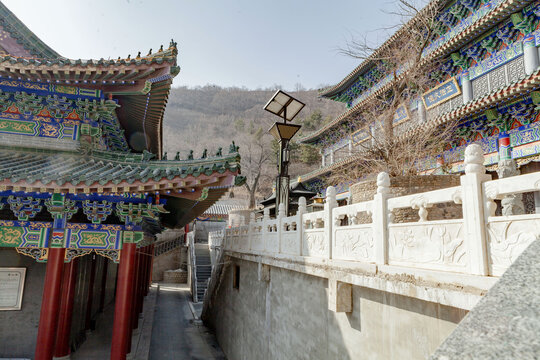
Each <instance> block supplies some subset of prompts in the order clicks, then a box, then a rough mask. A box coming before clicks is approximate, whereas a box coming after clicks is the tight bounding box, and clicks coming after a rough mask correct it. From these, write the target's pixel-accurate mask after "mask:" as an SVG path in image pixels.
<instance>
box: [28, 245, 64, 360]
mask: <svg viewBox="0 0 540 360" xmlns="http://www.w3.org/2000/svg"><path fill="white" fill-rule="evenodd" d="M65 253H66V249H62V248H61V249H58V248H50V249H49V255H48V259H47V270H46V273H45V282H44V284H45V286H44V289H43V299H42V301H41V315H40V318H39V327H38V335H37V344H36V353H35V360H50V359H52V357H53V355H54V343H55V338H56V328H57V326H58V315H59V311H60V299H61V297H60V294H61V290H62V272H63V270H64V255H65Z"/></svg>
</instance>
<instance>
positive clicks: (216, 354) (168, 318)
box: [71, 283, 226, 360]
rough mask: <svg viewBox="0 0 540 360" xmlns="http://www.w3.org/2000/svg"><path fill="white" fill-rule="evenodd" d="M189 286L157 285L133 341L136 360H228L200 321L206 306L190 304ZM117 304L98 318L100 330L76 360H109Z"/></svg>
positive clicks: (76, 356) (133, 353)
mask: <svg viewBox="0 0 540 360" xmlns="http://www.w3.org/2000/svg"><path fill="white" fill-rule="evenodd" d="M190 299H191V295H190V292H189V287H187V285H186V284H166V283H160V284H159V286H158V284H153V285H152V287H151V288H150V292H149V293H148V296H147V297H146V298H145V299H144V308H143V316H142V318H141V319H140V320H139V328H138V329H137V330H135V331H134V333H133V338H132V344H133V345H132V354H130V355H128V359H134V360H146V359H152V360H162V359H163V360H168V359H174V360H182V359H190V360H202V359H204V360H206V359H209V360H213V359H216V360H222V359H226V358H225V356H224V355H223V353H222V352H221V349H220V348H219V345H218V344H217V341H216V340H215V337H214V336H213V335H212V334H211V333H210V332H209V331H208V329H207V328H206V327H205V326H204V325H203V324H202V322H201V321H200V320H199V317H200V311H201V310H202V303H200V304H192V303H190ZM113 316H114V304H113V305H112V306H109V307H108V308H107V309H106V310H105V311H104V313H103V314H102V315H101V316H100V317H99V318H98V320H97V326H96V331H94V332H92V333H91V334H90V335H89V336H88V338H87V339H86V341H85V342H84V343H83V344H82V346H81V347H80V348H79V349H77V351H76V352H74V353H72V354H71V359H73V360H104V359H109V356H110V352H111V334H112V323H113V322H112V319H113Z"/></svg>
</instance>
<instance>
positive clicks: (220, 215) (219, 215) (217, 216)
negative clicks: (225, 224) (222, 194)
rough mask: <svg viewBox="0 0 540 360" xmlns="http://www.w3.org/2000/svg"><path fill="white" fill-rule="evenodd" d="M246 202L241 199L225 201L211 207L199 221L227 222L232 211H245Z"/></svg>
mask: <svg viewBox="0 0 540 360" xmlns="http://www.w3.org/2000/svg"><path fill="white" fill-rule="evenodd" d="M245 208H246V201H244V200H241V199H223V200H219V201H218V202H216V203H215V204H214V205H212V206H210V207H209V208H208V209H207V210H206V211H205V212H204V213H203V214H202V215H200V216H199V217H197V220H200V221H208V220H218V221H219V220H226V219H227V218H228V217H229V212H230V211H232V210H238V209H245Z"/></svg>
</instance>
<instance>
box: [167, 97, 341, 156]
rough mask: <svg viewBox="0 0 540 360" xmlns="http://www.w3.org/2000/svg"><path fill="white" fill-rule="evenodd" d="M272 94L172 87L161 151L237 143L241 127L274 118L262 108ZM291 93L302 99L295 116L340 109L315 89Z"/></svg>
mask: <svg viewBox="0 0 540 360" xmlns="http://www.w3.org/2000/svg"><path fill="white" fill-rule="evenodd" d="M273 94H274V90H246V89H240V88H221V87H218V86H205V87H200V88H193V89H190V88H186V87H179V88H173V89H172V90H171V94H170V96H169V103H168V104H167V110H166V112H165V121H164V126H163V137H164V151H167V152H168V156H169V157H170V156H174V154H175V153H176V152H177V151H180V155H181V157H182V158H184V157H185V156H186V155H187V153H188V152H189V150H191V149H193V150H194V151H195V155H196V156H198V155H200V154H201V153H202V151H203V149H205V148H208V150H209V153H210V154H211V153H214V152H215V151H216V150H217V148H218V147H220V146H222V147H223V148H224V149H227V148H228V146H229V144H230V143H231V141H232V140H235V141H236V142H237V143H238V142H239V141H238V140H239V138H240V137H242V136H243V135H242V134H243V132H244V130H248V129H243V127H253V128H259V127H261V128H262V129H264V131H266V130H267V129H269V128H270V126H271V125H272V124H273V123H274V122H275V121H276V120H278V118H277V117H276V116H274V115H272V114H270V113H268V112H266V111H264V110H263V106H264V105H265V104H266V102H267V101H268V100H269V99H270V98H271V97H272V95H273ZM291 95H292V96H294V97H296V98H298V99H299V100H301V101H303V102H305V103H306V107H305V108H304V109H303V110H302V112H301V113H300V114H299V115H298V119H299V120H302V119H304V118H306V117H308V116H309V115H310V114H312V113H313V112H314V111H316V110H319V111H320V112H321V113H322V115H323V117H324V118H325V120H328V119H329V118H333V117H335V116H337V115H338V114H340V113H341V112H342V111H343V110H344V107H343V105H342V104H340V103H336V102H334V101H329V100H326V99H321V98H318V96H317V91H316V90H308V91H299V92H291ZM268 136H269V137H270V135H268ZM297 136H298V135H297Z"/></svg>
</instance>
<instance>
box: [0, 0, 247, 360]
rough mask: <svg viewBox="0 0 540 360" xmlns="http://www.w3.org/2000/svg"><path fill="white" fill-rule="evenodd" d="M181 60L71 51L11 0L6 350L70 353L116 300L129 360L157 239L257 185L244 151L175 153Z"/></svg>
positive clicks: (119, 350) (3, 295) (0, 156)
mask: <svg viewBox="0 0 540 360" xmlns="http://www.w3.org/2000/svg"><path fill="white" fill-rule="evenodd" d="M177 54H178V51H177V46H176V43H175V42H174V41H171V42H170V44H169V45H168V46H165V47H164V46H161V47H160V48H159V49H158V50H157V51H152V50H150V51H149V52H148V53H146V52H145V54H142V55H141V53H140V52H139V53H138V55H135V56H128V57H127V58H118V59H116V60H105V59H103V58H102V59H99V60H81V59H68V58H65V57H63V56H61V55H59V54H58V53H57V52H55V51H54V50H53V49H51V48H50V47H48V46H47V45H46V44H45V43H43V42H42V41H41V40H40V39H39V38H38V37H37V36H36V35H35V34H33V33H32V32H31V31H30V30H29V29H28V28H27V27H26V26H25V25H24V24H23V23H22V22H21V21H20V20H19V19H17V18H16V17H15V15H14V14H13V13H11V12H10V11H9V10H8V9H7V8H6V7H5V6H4V5H3V4H1V3H0V234H1V235H0V339H2V340H1V341H0V357H8V358H32V359H52V358H53V356H54V357H55V358H62V359H64V358H69V354H70V352H71V351H72V350H75V351H76V349H77V348H78V347H79V346H80V344H81V343H82V342H84V340H85V337H86V333H87V331H91V330H92V329H94V327H95V326H96V322H95V319H96V317H97V314H98V313H100V312H102V311H103V308H104V307H106V306H107V305H108V304H114V307H115V311H114V325H113V334H112V339H111V343H112V348H111V359H125V358H126V354H128V353H129V352H130V339H131V333H132V329H134V328H136V327H137V319H138V314H139V312H140V311H141V310H142V298H143V296H144V295H145V293H146V292H147V290H148V285H149V281H150V269H151V267H152V257H153V245H152V244H153V242H154V240H155V234H156V233H159V232H160V231H162V229H163V228H164V227H177V228H181V227H183V226H185V225H186V224H188V223H189V222H190V221H192V220H193V219H195V218H196V217H197V216H199V215H201V214H202V213H203V212H204V211H205V210H206V209H208V208H209V207H211V205H212V204H214V202H215V201H217V200H218V199H219V198H220V197H221V196H222V195H223V194H224V193H225V192H227V190H228V189H229V188H230V187H232V186H234V185H235V183H236V184H239V183H241V181H242V180H243V178H242V177H241V176H238V175H239V172H240V167H239V161H240V158H239V155H238V151H237V150H238V149H237V147H236V146H234V145H231V146H230V147H229V148H227V149H226V150H224V151H222V150H221V148H220V149H219V150H218V151H217V152H216V153H212V154H210V155H209V154H207V152H206V151H205V152H204V154H202V158H197V156H194V155H193V152H191V153H190V154H185V159H180V158H179V157H178V156H177V157H176V158H175V159H166V157H165V158H164V156H163V154H162V147H163V140H162V123H163V114H164V111H165V106H166V103H167V97H168V94H169V91H170V88H171V83H172V79H173V78H174V77H175V76H176V75H178V73H179V72H180V67H179V66H178V64H177ZM111 306H113V305H111ZM111 321H113V320H112V319H111Z"/></svg>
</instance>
